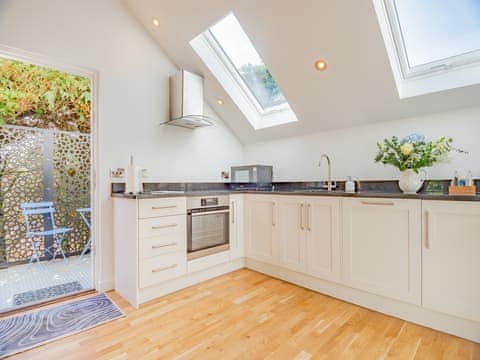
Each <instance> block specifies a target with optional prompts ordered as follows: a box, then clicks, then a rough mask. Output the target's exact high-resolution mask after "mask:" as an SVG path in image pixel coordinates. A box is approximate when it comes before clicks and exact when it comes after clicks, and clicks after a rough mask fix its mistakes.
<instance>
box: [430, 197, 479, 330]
mask: <svg viewBox="0 0 480 360" xmlns="http://www.w3.org/2000/svg"><path fill="white" fill-rule="evenodd" d="M422 305H423V307H425V308H428V309H431V310H436V311H439V312H442V313H446V314H450V315H454V316H458V317H462V318H466V319H469V320H473V321H480V203H476V202H453V201H448V202H447V201H424V202H423V248H422Z"/></svg>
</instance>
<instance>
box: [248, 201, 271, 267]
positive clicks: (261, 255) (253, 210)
mask: <svg viewBox="0 0 480 360" xmlns="http://www.w3.org/2000/svg"><path fill="white" fill-rule="evenodd" d="M276 210H277V209H276V200H275V198H274V197H272V196H269V195H263V196H262V195H249V196H248V197H247V199H246V200H245V241H246V255H247V257H250V258H252V259H254V260H258V261H263V262H266V263H270V264H275V263H276V258H277V254H276V251H275V244H274V241H275V238H274V233H275V226H276V218H277V216H276Z"/></svg>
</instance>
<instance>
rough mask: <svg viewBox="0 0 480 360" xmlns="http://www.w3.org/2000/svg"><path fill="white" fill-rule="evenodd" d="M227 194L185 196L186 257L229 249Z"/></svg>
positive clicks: (191, 257)
mask: <svg viewBox="0 0 480 360" xmlns="http://www.w3.org/2000/svg"><path fill="white" fill-rule="evenodd" d="M229 219H230V207H229V197H228V195H219V196H201V197H188V198H187V251H188V259H195V258H198V257H201V256H206V255H210V254H214V253H217V252H221V251H226V250H228V249H229V241H230V234H229V233H230V229H229V223H230V222H229Z"/></svg>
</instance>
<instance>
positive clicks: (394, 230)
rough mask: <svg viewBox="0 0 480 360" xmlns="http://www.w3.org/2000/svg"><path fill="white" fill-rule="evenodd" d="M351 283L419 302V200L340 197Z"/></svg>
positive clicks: (346, 271)
mask: <svg viewBox="0 0 480 360" xmlns="http://www.w3.org/2000/svg"><path fill="white" fill-rule="evenodd" d="M342 207H343V276H344V281H345V283H346V284H347V285H349V286H351V287H354V288H357V289H361V290H365V291H368V292H372V293H375V294H378V295H383V296H385V297H390V298H393V299H397V300H402V301H406V302H410V303H414V304H418V305H419V304H420V300H421V299H420V297H421V201H420V200H403V199H402V200H398V199H369V198H355V199H342Z"/></svg>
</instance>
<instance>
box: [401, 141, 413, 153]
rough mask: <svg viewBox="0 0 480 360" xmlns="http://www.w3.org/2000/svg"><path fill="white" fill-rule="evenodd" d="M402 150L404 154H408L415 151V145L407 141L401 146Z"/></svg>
mask: <svg viewBox="0 0 480 360" xmlns="http://www.w3.org/2000/svg"><path fill="white" fill-rule="evenodd" d="M400 151H401V152H402V154H403V155H405V156H408V155H410V154H411V153H412V151H413V145H412V144H410V143H405V144H403V145H402V146H400Z"/></svg>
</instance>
